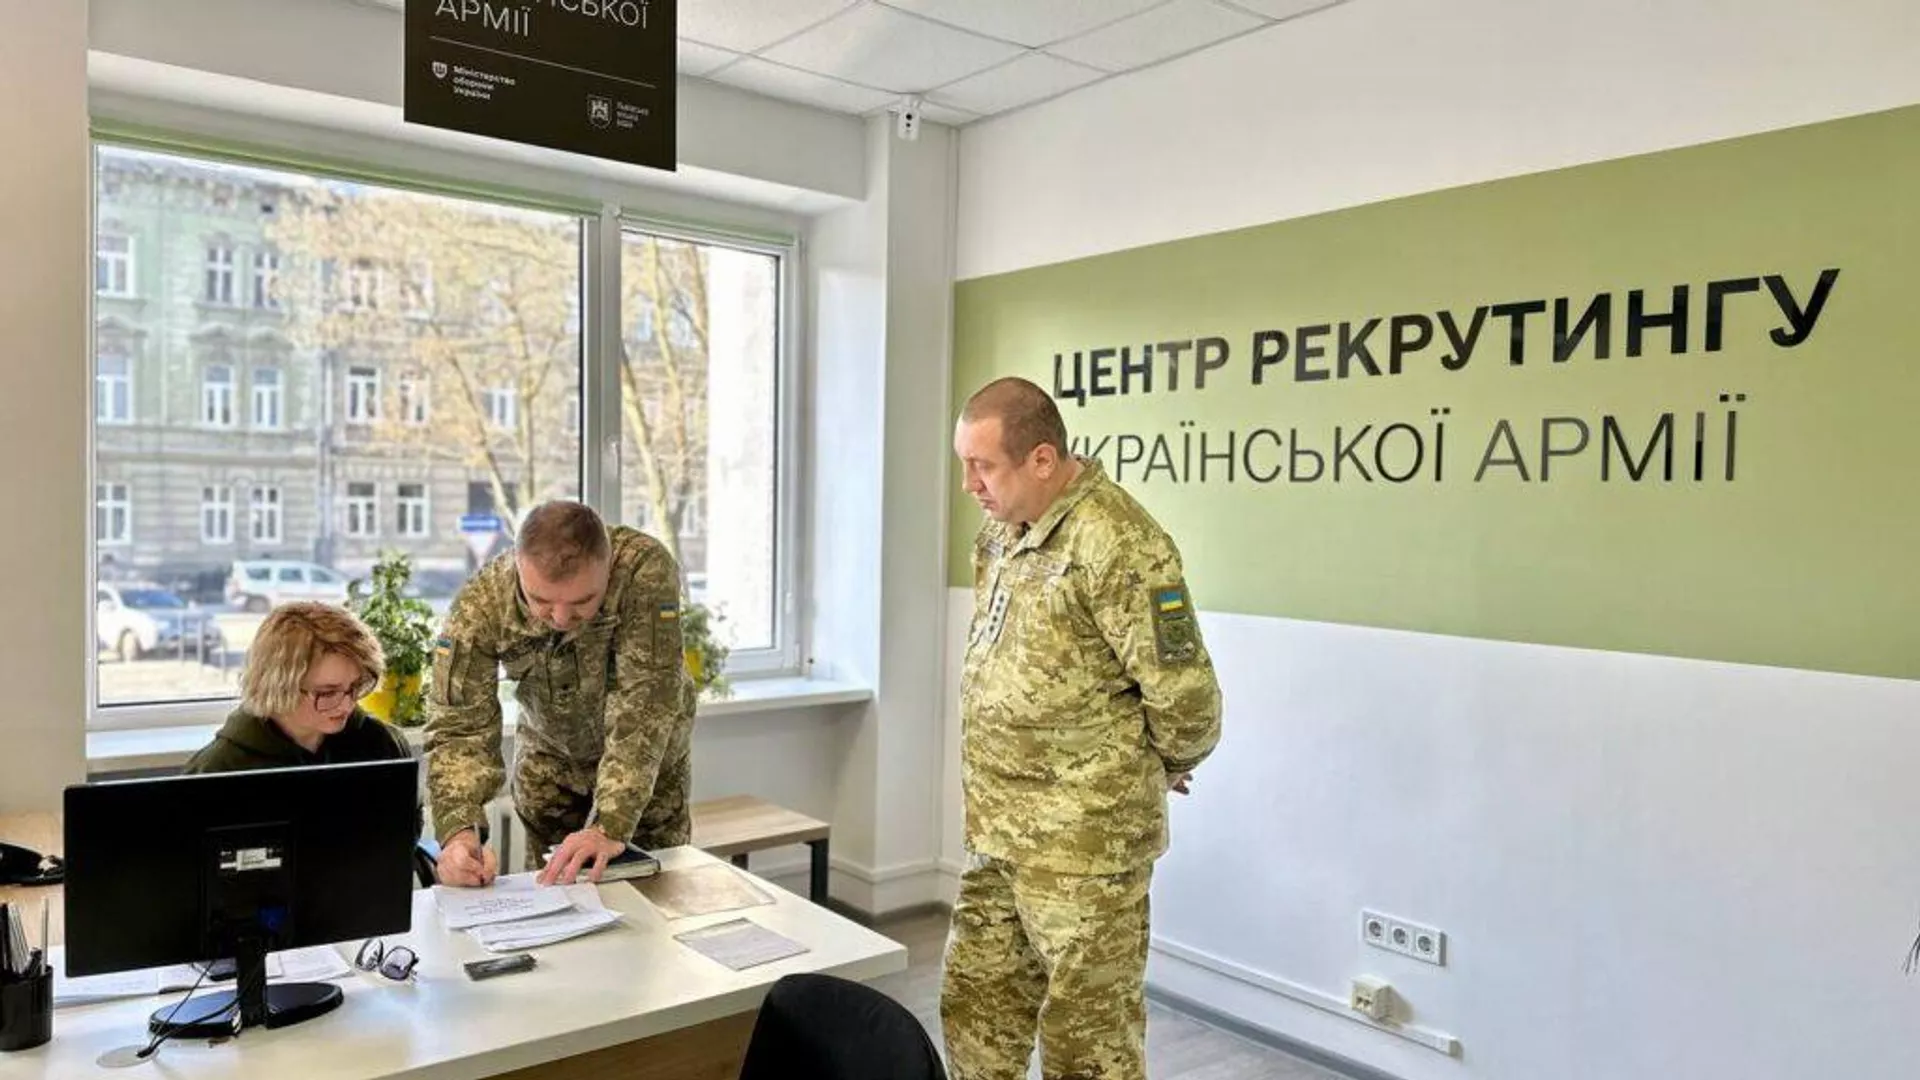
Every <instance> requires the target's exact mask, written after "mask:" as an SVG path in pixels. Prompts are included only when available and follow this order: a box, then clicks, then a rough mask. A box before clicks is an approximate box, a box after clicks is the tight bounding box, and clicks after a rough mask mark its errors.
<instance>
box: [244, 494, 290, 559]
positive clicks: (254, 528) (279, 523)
mask: <svg viewBox="0 0 1920 1080" xmlns="http://www.w3.org/2000/svg"><path fill="white" fill-rule="evenodd" d="M268 492H272V494H273V498H271V499H262V498H261V496H262V495H264V494H266V493H268ZM262 521H270V522H272V524H273V532H272V533H271V534H269V535H266V536H262V535H259V534H260V529H259V524H260V522H262ZM286 522H287V495H286V488H285V487H284V486H283V485H281V484H250V485H248V487H247V542H248V543H250V544H284V543H286V540H285V539H283V538H284V537H285V536H286V535H287V533H286V527H287V525H286Z"/></svg>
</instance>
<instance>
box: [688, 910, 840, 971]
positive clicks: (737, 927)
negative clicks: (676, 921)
mask: <svg viewBox="0 0 1920 1080" xmlns="http://www.w3.org/2000/svg"><path fill="white" fill-rule="evenodd" d="M673 939H674V940H675V941H678V942H680V943H681V944H683V945H685V946H687V947H688V948H690V949H692V950H694V951H695V952H697V953H700V954H701V955H703V956H705V957H707V958H709V959H712V960H716V961H718V962H720V963H722V964H725V965H727V966H728V967H730V968H732V969H733V970H735V971H745V970H747V969H748V968H751V967H759V966H760V965H761V964H770V963H772V962H773V961H775V960H785V959H786V958H787V957H789V956H799V955H800V954H801V953H803V952H806V951H807V947H806V946H805V945H802V944H800V943H799V942H797V941H794V940H792V939H791V938H785V937H781V936H780V935H779V934H776V933H774V932H773V931H771V930H769V929H767V928H766V927H764V926H761V925H760V924H758V923H755V922H750V921H748V920H746V919H733V920H730V921H728V922H723V923H719V924H718V925H715V926H709V927H706V928H704V929H701V930H689V931H687V932H686V933H684V934H675V935H674V936H673Z"/></svg>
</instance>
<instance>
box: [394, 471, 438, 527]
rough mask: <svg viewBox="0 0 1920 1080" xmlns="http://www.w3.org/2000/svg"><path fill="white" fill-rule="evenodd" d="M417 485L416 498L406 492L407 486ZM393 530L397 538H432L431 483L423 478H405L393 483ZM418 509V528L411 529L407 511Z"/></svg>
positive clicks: (411, 522)
mask: <svg viewBox="0 0 1920 1080" xmlns="http://www.w3.org/2000/svg"><path fill="white" fill-rule="evenodd" d="M413 487H417V488H419V489H420V494H419V496H418V497H417V498H416V497H414V496H411V495H408V494H407V489H408V488H413ZM393 509H394V515H393V519H394V530H393V535H394V538H395V539H397V540H431V539H433V485H432V484H430V483H428V482H427V481H425V480H418V481H415V480H405V481H401V482H399V483H396V484H394V485H393ZM410 510H418V511H419V521H418V524H419V528H418V530H415V529H412V528H410V527H409V526H410V525H412V524H414V522H413V521H411V520H410V516H411V515H409V513H408V511H410Z"/></svg>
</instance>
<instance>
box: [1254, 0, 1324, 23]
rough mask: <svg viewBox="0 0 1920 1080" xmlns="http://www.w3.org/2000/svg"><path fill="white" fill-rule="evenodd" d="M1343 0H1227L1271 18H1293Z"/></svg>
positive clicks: (1256, 13)
mask: <svg viewBox="0 0 1920 1080" xmlns="http://www.w3.org/2000/svg"><path fill="white" fill-rule="evenodd" d="M1340 2H1341V0H1227V3H1229V4H1232V5H1233V6H1234V7H1237V8H1245V9H1246V10H1248V11H1251V12H1253V13H1254V14H1255V15H1264V16H1266V17H1267V18H1269V19H1291V18H1293V17H1294V16H1295V15H1305V14H1306V13H1307V12H1309V11H1319V10H1320V9H1321V8H1324V7H1332V6H1333V5H1335V4H1338V3H1340Z"/></svg>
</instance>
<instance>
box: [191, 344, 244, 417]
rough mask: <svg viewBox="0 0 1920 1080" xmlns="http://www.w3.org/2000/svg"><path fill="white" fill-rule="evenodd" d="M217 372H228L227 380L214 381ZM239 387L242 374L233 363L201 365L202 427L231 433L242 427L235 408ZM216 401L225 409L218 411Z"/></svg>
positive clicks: (223, 362)
mask: <svg viewBox="0 0 1920 1080" xmlns="http://www.w3.org/2000/svg"><path fill="white" fill-rule="evenodd" d="M215 371H224V372H226V373H227V377H226V379H225V380H224V381H222V382H215V381H214V379H213V373H214V372H215ZM239 385H240V372H239V369H238V367H237V366H236V365H235V364H234V363H233V362H232V361H230V360H210V361H208V362H206V363H203V364H201V365H200V426H201V427H203V428H211V429H213V430H215V431H231V430H233V429H234V428H236V427H239V426H240V423H239V421H240V416H239V410H238V409H236V408H234V405H235V404H236V402H235V400H234V399H235V398H237V397H238V396H239V395H238V394H236V393H235V392H234V391H235V390H237V389H238V388H239ZM216 389H217V390H218V391H219V392H218V393H216ZM216 401H217V402H219V403H220V404H222V405H224V409H216V408H215V407H214V405H215V403H216Z"/></svg>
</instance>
